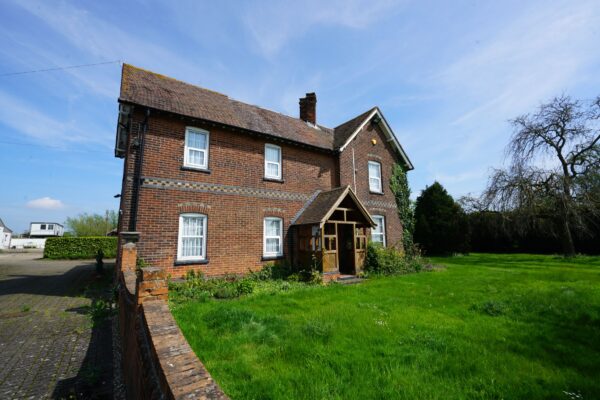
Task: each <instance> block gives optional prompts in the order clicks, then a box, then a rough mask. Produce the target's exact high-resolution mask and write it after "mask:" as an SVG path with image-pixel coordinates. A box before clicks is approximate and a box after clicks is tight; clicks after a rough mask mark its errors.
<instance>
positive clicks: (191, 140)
mask: <svg viewBox="0 0 600 400" xmlns="http://www.w3.org/2000/svg"><path fill="white" fill-rule="evenodd" d="M183 164H184V165H185V166H186V167H192V168H199V169H208V132H207V131H205V130H203V129H198V128H190V127H188V128H186V130H185V154H184V157H183Z"/></svg>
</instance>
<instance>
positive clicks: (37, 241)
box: [10, 238, 46, 249]
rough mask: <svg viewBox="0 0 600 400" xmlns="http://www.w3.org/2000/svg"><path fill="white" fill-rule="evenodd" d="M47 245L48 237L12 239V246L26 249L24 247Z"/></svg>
mask: <svg viewBox="0 0 600 400" xmlns="http://www.w3.org/2000/svg"><path fill="white" fill-rule="evenodd" d="M44 246H46V239H45V238H44V239H41V238H24V239H20V238H15V239H12V240H11V241H10V248H11V249H12V248H15V249H24V248H35V249H43V248H44Z"/></svg>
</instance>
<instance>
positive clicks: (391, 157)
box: [339, 123, 402, 246]
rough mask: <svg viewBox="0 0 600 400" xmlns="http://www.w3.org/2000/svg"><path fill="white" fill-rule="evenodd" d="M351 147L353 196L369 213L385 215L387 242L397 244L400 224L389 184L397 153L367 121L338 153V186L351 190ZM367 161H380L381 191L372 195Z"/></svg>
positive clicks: (396, 160)
mask: <svg viewBox="0 0 600 400" xmlns="http://www.w3.org/2000/svg"><path fill="white" fill-rule="evenodd" d="M373 139H375V140H376V144H373V142H372V140H373ZM352 149H354V163H355V168H356V195H357V196H358V198H359V199H360V201H362V202H363V204H365V206H366V207H367V210H368V211H369V213H370V214H371V215H383V216H384V217H385V225H386V226H385V230H386V241H387V245H388V246H390V245H392V246H401V239H402V224H401V222H400V218H399V217H398V212H397V209H396V205H395V204H396V203H395V199H394V194H393V193H392V191H391V190H390V183H389V182H390V177H391V175H392V167H393V165H394V163H398V162H400V156H399V155H398V153H397V151H396V150H395V149H394V147H392V145H391V144H390V143H389V142H388V141H387V138H386V137H385V135H384V133H383V132H382V131H381V129H380V128H379V127H375V126H374V125H373V124H370V123H369V124H367V125H366V126H365V127H364V128H363V130H362V131H361V132H359V134H358V135H357V136H356V137H355V138H354V140H353V141H352V142H351V143H350V144H349V145H348V146H347V147H346V148H345V149H344V151H343V152H342V153H341V154H340V160H339V170H340V182H341V184H342V185H350V186H351V187H352V189H354V180H353V177H352ZM369 161H377V162H379V163H381V178H382V181H381V183H382V188H383V194H374V193H371V192H370V191H369V170H368V162H369Z"/></svg>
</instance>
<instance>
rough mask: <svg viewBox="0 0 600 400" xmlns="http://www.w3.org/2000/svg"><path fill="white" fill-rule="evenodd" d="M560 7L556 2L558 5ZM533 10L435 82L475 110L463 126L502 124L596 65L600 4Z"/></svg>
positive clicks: (458, 119)
mask: <svg viewBox="0 0 600 400" xmlns="http://www.w3.org/2000/svg"><path fill="white" fill-rule="evenodd" d="M555 4H556V3H555ZM555 4H554V5H553V4H550V3H549V4H548V6H547V7H542V8H540V7H539V6H536V7H532V8H530V9H528V10H525V12H523V13H522V14H521V15H522V16H521V17H520V18H518V19H516V20H515V22H513V23H512V24H511V25H507V26H505V27H504V29H502V30H501V31H500V32H498V33H497V34H496V36H495V37H493V38H492V39H491V40H490V41H489V42H487V43H486V44H484V45H482V46H481V47H480V48H478V49H477V50H475V51H472V52H469V53H466V54H465V55H463V56H461V57H460V58H459V59H458V60H457V61H456V62H454V63H453V64H451V65H450V66H449V67H447V68H446V69H445V70H444V71H442V72H441V73H440V74H438V75H437V77H436V78H437V79H436V80H435V81H436V82H437V83H441V84H442V85H443V86H442V87H444V89H445V90H449V91H450V92H451V93H452V94H453V95H454V94H456V93H457V92H460V97H461V99H462V100H463V102H464V104H465V105H467V104H469V103H471V104H473V107H472V108H471V109H468V110H465V111H463V113H462V115H460V116H459V117H456V118H455V120H454V122H453V123H454V124H457V125H460V124H463V123H465V122H467V121H470V120H472V119H476V118H477V117H482V118H489V117H490V116H494V117H496V118H497V117H500V118H502V119H504V120H506V119H507V118H512V117H514V116H516V115H518V114H520V113H523V112H527V111H529V110H531V108H532V107H535V106H537V105H538V104H539V103H540V102H541V101H545V100H547V99H548V98H549V97H552V96H554V95H557V94H560V93H561V92H563V91H567V90H568V89H570V88H572V87H574V86H575V85H577V84H578V83H579V82H580V80H581V76H580V74H581V72H582V71H583V70H584V69H585V68H586V67H587V66H589V65H590V64H592V63H594V62H597V61H598V59H599V57H598V52H597V51H596V48H597V38H596V37H594V35H592V34H591V32H593V30H594V29H595V27H597V26H598V24H600V19H599V13H598V11H599V10H598V3H597V2H596V3H594V2H585V1H584V2H567V3H563V4H560V3H559V4H558V5H555Z"/></svg>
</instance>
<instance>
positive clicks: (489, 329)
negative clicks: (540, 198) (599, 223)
mask: <svg viewBox="0 0 600 400" xmlns="http://www.w3.org/2000/svg"><path fill="white" fill-rule="evenodd" d="M434 262H435V263H438V264H443V265H446V266H447V267H448V268H447V269H445V270H440V271H435V272H425V273H420V274H413V275H405V276H397V277H388V278H381V279H372V280H369V281H368V282H366V283H363V284H360V285H356V286H339V285H336V286H330V287H314V288H307V289H300V290H294V291H291V292H285V293H278V294H257V295H251V296H247V297H244V298H241V299H238V300H230V301H215V300H211V301H208V302H204V303H201V302H197V303H196V302H187V303H182V304H172V308H173V314H174V315H175V318H176V320H177V322H178V323H179V326H180V327H181V329H182V331H183V333H184V334H185V336H186V338H187V340H188V341H189V343H190V345H191V346H192V347H193V349H194V350H195V352H196V353H197V354H198V356H199V357H200V359H201V360H202V361H203V362H204V364H205V365H206V366H207V368H208V370H209V371H210V373H211V374H212V376H213V377H214V378H215V379H216V381H217V382H218V383H219V384H220V385H221V387H222V388H223V390H224V391H225V392H226V393H227V394H228V395H229V396H231V398H232V399H302V398H308V399H396V398H400V399H401V398H406V399H580V398H583V399H599V398H600V257H580V258H577V259H573V260H565V259H562V258H560V257H553V256H536V255H484V254H474V255H470V256H465V257H455V258H440V259H435V260H434Z"/></svg>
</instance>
